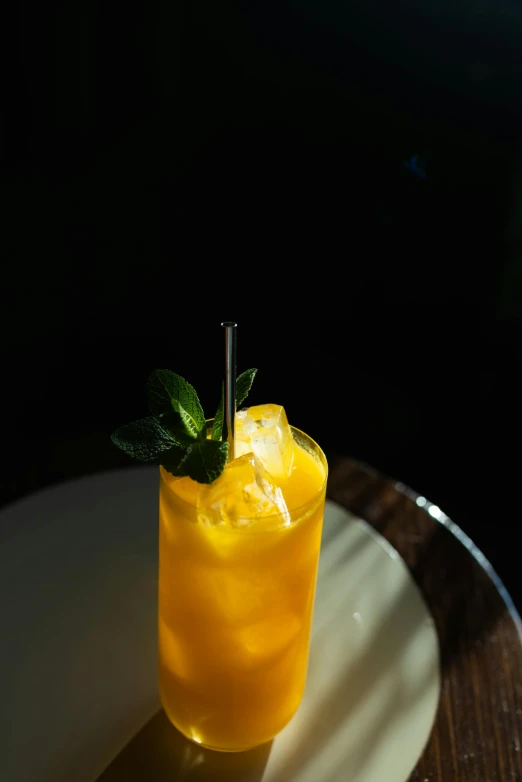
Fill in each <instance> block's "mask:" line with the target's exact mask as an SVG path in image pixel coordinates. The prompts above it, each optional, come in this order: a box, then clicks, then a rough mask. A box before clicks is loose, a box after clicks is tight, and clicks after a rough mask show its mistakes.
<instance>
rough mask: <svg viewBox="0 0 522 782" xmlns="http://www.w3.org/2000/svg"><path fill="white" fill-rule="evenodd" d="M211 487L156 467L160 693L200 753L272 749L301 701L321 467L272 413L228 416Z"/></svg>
mask: <svg viewBox="0 0 522 782" xmlns="http://www.w3.org/2000/svg"><path fill="white" fill-rule="evenodd" d="M234 456H235V458H234V459H233V460H232V461H230V462H229V463H228V464H227V466H226V467H225V469H224V471H223V472H222V474H221V475H220V476H219V477H218V478H217V479H216V480H215V481H214V482H213V483H211V484H207V485H204V484H201V483H197V482H196V481H194V480H193V479H192V478H189V477H181V478H180V477H175V476H174V475H172V474H170V473H169V472H167V471H166V470H165V469H164V468H163V467H160V468H159V469H160V539H159V612H158V613H159V617H158V618H159V688H160V696H161V700H162V703H163V706H164V709H165V711H166V713H167V715H168V717H169V719H170V720H171V722H172V723H173V724H174V725H175V726H176V727H177V728H178V730H180V731H181V733H183V734H184V735H185V736H187V737H188V738H190V739H192V740H193V741H195V742H197V743H198V744H202V745H203V746H205V747H209V748H212V749H217V750H223V751H240V750H246V749H249V748H252V747H254V746H257V745H259V744H262V743H264V742H266V741H269V740H270V739H272V738H273V737H274V736H275V735H276V734H277V733H278V732H279V731H280V730H281V729H282V728H283V727H284V726H285V725H286V724H287V723H288V722H289V720H290V719H291V717H292V716H293V714H294V713H295V711H296V709H297V708H298V706H299V703H300V701H301V698H302V695H303V691H304V687H305V682H306V671H307V665H308V653H309V643H310V630H311V622H312V612H313V603H314V594H315V585H316V578H317V566H318V561H319V550H320V543H321V530H322V522H323V512H324V502H325V489H326V476H327V463H326V459H325V457H324V454H323V452H322V450H321V449H320V447H319V446H318V445H317V444H316V443H315V442H314V441H313V440H312V439H311V438H310V437H308V436H307V435H306V434H304V433H302V432H300V431H299V430H297V429H295V428H292V427H290V426H289V425H288V422H287V420H286V415H285V411H284V409H283V408H282V407H280V406H279V405H259V406H256V407H250V408H248V409H247V410H246V411H244V410H242V411H240V412H239V413H237V414H236V426H235V449H234Z"/></svg>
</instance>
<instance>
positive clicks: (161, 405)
mask: <svg viewBox="0 0 522 782" xmlns="http://www.w3.org/2000/svg"><path fill="white" fill-rule="evenodd" d="M147 392H148V400H149V407H150V411H151V413H153V414H154V415H160V414H161V413H168V412H170V411H174V413H175V414H176V417H175V420H176V419H177V421H179V423H180V424H181V426H182V427H183V429H184V431H185V432H186V433H187V434H188V435H189V436H190V437H192V438H197V437H198V435H199V434H200V433H201V432H203V431H205V430H206V421H205V413H204V412H203V408H202V407H201V403H200V401H199V398H198V395H197V394H196V391H195V389H194V387H193V386H191V385H190V383H188V382H187V381H186V380H184V379H183V378H182V377H180V376H179V375H176V373H175V372H172V371H171V370H170V369H156V370H155V371H154V372H152V374H151V375H150V377H149V380H148V384H147Z"/></svg>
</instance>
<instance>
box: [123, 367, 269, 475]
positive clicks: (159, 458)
mask: <svg viewBox="0 0 522 782" xmlns="http://www.w3.org/2000/svg"><path fill="white" fill-rule="evenodd" d="M256 372H257V369H247V371H246V372H243V373H242V374H241V375H239V376H238V378H237V380H236V406H239V405H241V404H243V402H244V401H245V399H246V397H247V395H248V392H249V391H250V389H251V387H252V383H253V382H254V377H255V375H256ZM147 398H148V403H149V408H150V412H151V413H152V415H150V416H148V417H147V418H141V419H140V420H138V421H133V422H132V423H130V424H124V426H120V428H119V429H116V431H115V432H113V433H112V434H111V440H112V442H113V443H114V445H115V446H117V447H118V448H120V449H121V450H122V451H124V452H125V453H126V454H127V455H128V456H130V457H132V458H133V459H137V460H138V461H140V462H144V463H145V464H161V465H162V467H164V468H165V469H166V470H167V471H168V472H170V473H172V475H176V476H178V477H184V476H189V477H190V478H192V479H193V480H194V481H197V482H198V483H212V482H213V481H215V480H216V478H219V476H220V475H221V473H222V472H223V470H224V469H225V465H226V463H227V457H228V442H226V439H225V440H224V439H223V419H224V413H223V411H224V401H223V391H222V392H221V401H220V403H219V406H218V409H217V412H216V415H215V416H214V423H213V425H212V436H211V439H207V422H206V417H205V414H204V412H203V408H202V407H201V402H200V401H199V398H198V395H197V394H196V391H195V389H194V388H193V386H191V385H190V383H187V381H186V380H184V379H183V378H182V377H180V376H179V375H176V373H175V372H171V370H170V369H156V370H155V371H154V372H152V374H151V375H150V377H149V379H148V382H147Z"/></svg>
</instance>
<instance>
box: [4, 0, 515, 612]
mask: <svg viewBox="0 0 522 782" xmlns="http://www.w3.org/2000/svg"><path fill="white" fill-rule="evenodd" d="M11 9H12V13H11V16H10V18H9V19H8V22H7V23H6V24H5V25H4V27H3V33H4V51H6V52H7V55H8V58H7V61H8V66H7V68H6V70H5V71H4V75H3V76H2V81H3V106H4V111H3V119H2V124H1V134H2V135H1V140H2V190H3V196H4V209H3V230H2V239H3V245H4V249H3V252H2V256H3V262H2V267H1V268H2V272H1V274H2V283H1V296H2V310H1V314H0V317H1V324H0V325H1V344H2V370H3V372H2V376H3V380H2V395H1V403H2V410H3V424H2V438H3V452H4V460H3V467H2V471H1V478H0V492H1V497H0V499H1V501H2V503H7V502H11V501H13V500H15V499H17V498H18V497H20V496H23V495H24V494H26V493H28V492H31V491H34V490H36V489H38V488H41V487H43V486H46V485H48V484H50V483H55V482H58V481H61V480H64V479H67V478H70V477H73V476H75V475H80V474H83V473H85V472H90V471H96V470H100V469H106V468H108V467H113V466H119V465H121V464H125V463H126V461H125V459H124V457H122V455H121V454H120V453H119V452H117V451H116V450H115V449H114V448H113V447H112V445H111V444H110V441H109V434H110V432H111V431H112V429H113V428H115V427H116V426H118V425H120V424H122V423H125V422H127V421H128V420H132V419H133V418H137V417H140V416H142V415H144V414H145V412H146V410H145V402H144V383H145V380H146V377H147V375H148V373H149V371H151V370H152V369H154V368H159V367H169V368H171V369H174V370H175V371H177V372H179V373H180V374H182V375H183V376H185V377H186V378H187V379H188V380H189V381H190V382H192V383H193V385H194V386H195V387H196V389H197V390H198V392H199V394H200V397H201V400H202V402H203V405H204V408H205V410H206V411H208V412H209V415H211V414H212V412H213V411H214V408H215V405H216V401H217V396H218V393H219V385H220V380H221V376H222V367H223V333H222V329H221V328H220V322H221V321H222V320H223V319H229V318H232V319H235V320H237V322H238V323H239V352H238V365H239V369H240V370H243V369H246V368H248V367H250V366H256V367H258V368H259V374H258V377H257V379H256V382H255V386H254V389H253V391H252V394H251V397H250V400H251V401H252V402H265V401H274V402H280V403H283V404H284V405H285V406H286V408H287V412H288V415H289V418H290V420H291V421H292V423H294V424H295V425H297V426H299V427H301V428H303V429H305V430H306V431H308V432H309V433H310V434H311V435H312V436H314V437H315V438H316V439H317V440H318V441H319V442H320V443H321V444H322V445H323V446H324V448H325V450H326V451H327V453H345V454H347V455H349V456H353V457H355V458H357V459H361V460H363V461H365V462H367V463H369V464H371V465H372V466H374V467H376V468H377V469H379V470H382V471H383V472H384V473H386V474H387V475H390V476H392V477H395V478H397V479H400V480H401V481H403V482H404V483H406V484H409V485H410V486H411V487H412V488H413V489H415V490H416V491H418V492H420V493H422V494H425V496H426V497H428V499H430V500H431V501H432V502H435V503H437V504H438V505H439V506H440V507H441V508H442V509H443V510H444V511H445V512H446V513H447V514H448V515H450V516H451V517H452V518H453V519H454V521H456V522H457V523H458V524H459V525H460V526H461V527H463V528H464V530H465V531H466V532H467V533H468V534H469V535H470V536H471V537H472V538H473V539H474V540H475V541H476V542H477V543H478V545H479V546H480V547H481V548H482V549H483V551H484V552H485V554H486V556H487V557H488V558H490V560H491V561H492V563H493V564H494V566H495V567H496V569H497V570H498V571H499V574H500V576H501V577H502V578H503V579H504V581H505V582H506V584H507V586H508V588H509V589H510V591H511V592H512V594H513V597H514V598H515V601H516V602H517V604H518V606H519V607H520V605H521V604H522V592H521V586H520V581H519V578H518V569H519V561H518V560H519V558H518V553H517V549H516V546H515V545H514V541H515V540H516V538H517V536H518V524H519V520H520V509H519V505H518V486H519V485H520V479H519V467H520V458H519V443H520V385H519V384H518V381H517V378H518V376H519V374H520V371H521V369H522V367H521V359H520V337H521V334H522V325H521V315H522V306H521V289H522V264H521V258H522V256H521V243H522V234H521V222H520V219H519V217H520V216H521V214H522V212H521V209H522V191H521V187H522V186H521V182H520V179H519V157H520V145H521V110H522V101H521V93H520V84H521V83H522V81H521V77H522V55H521V52H522V47H521V46H520V41H521V36H522V10H521V9H520V8H519V7H518V6H516V5H515V4H514V3H507V2H505V3H494V2H493V0H476V1H475V2H470V3H467V4H461V5H457V6H456V5H455V4H454V3H450V2H449V0H447V2H446V3H444V2H438V3H437V4H433V5H432V6H431V5H429V4H426V3H420V2H416V3H414V2H409V3H406V4H401V6H400V8H399V5H398V4H393V3H392V4H390V3H385V2H382V1H381V2H379V1H377V0H371V2H365V3H364V4H363V3H358V4H346V5H345V6H341V5H340V4H336V3H333V2H318V0H314V2H312V0H307V2H302V3H297V2H294V1H293V0H292V1H290V0H287V1H286V2H281V1H279V2H277V3H276V2H271V0H267V1H266V2H263V3H261V2H260V0H251V2H248V3H247V2H241V0H225V2H223V3H216V2H210V1H209V0H201V1H198V0H195V1H194V2H190V3H189V2H184V3H178V4H172V3H167V2H163V0H154V2H150V3H148V4H146V7H140V8H133V7H131V6H128V5H123V4H121V5H120V4H118V3H116V4H110V7H108V5H107V4H101V3H87V2H78V3H75V4H74V5H71V4H65V3H64V4H59V3H50V4H43V5H42V4H37V3H35V2H24V3H22V2H21V3H19V4H18V5H16V4H15V5H13V6H11ZM416 156H417V157H416ZM415 161H416V162H415Z"/></svg>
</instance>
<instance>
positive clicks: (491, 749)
mask: <svg viewBox="0 0 522 782" xmlns="http://www.w3.org/2000/svg"><path fill="white" fill-rule="evenodd" d="M329 465H330V475H329V489H328V495H329V498H330V499H331V500H333V501H334V502H337V503H338V504H339V505H342V506H344V507H346V508H348V509H349V510H350V511H352V512H353V513H355V514H357V515H358V516H360V517H361V518H363V519H364V520H365V521H367V522H368V523H370V524H371V525H372V526H373V527H375V529H377V530H378V531H379V533H380V534H381V535H383V536H384V537H385V538H386V539H387V540H388V541H389V542H390V543H391V545H392V546H393V547H394V548H395V549H396V550H397V551H398V552H399V554H400V555H401V556H402V557H403V559H404V561H405V562H406V564H407V566H408V568H409V569H410V571H411V573H412V574H413V577H414V579H415V581H416V583H417V585H418V586H419V588H420V590H421V592H422V594H423V596H424V599H425V601H426V603H427V605H428V607H429V609H430V611H431V613H432V615H433V617H434V620H435V623H436V626H437V630H438V634H439V639H440V646H441V665H442V688H441V698H440V704H439V709H438V713H437V718H436V721H435V724H434V727H433V730H432V733H431V736H430V739H429V741H428V744H427V746H426V748H425V751H424V753H423V755H422V756H421V758H420V760H419V762H418V764H417V766H416V768H415V770H414V771H413V773H412V774H411V776H410V781H411V782H513V781H514V780H522V749H521V739H522V626H521V622H520V618H519V616H518V614H517V612H516V610H515V608H514V606H513V605H512V603H511V600H510V597H509V595H508V594H507V593H506V592H505V589H504V587H503V585H502V583H501V582H500V580H499V579H498V577H497V576H496V574H495V573H494V572H493V570H492V569H491V566H490V565H489V563H488V562H487V561H486V560H485V559H484V557H483V556H482V555H481V553H480V551H478V550H477V549H476V547H475V546H474V545H473V543H472V542H471V541H470V540H469V539H468V538H467V537H466V536H465V535H464V534H463V533H462V531H461V530H460V529H459V528H458V527H457V526H456V525H455V524H453V522H452V521H451V520H450V519H448V518H447V517H446V516H445V515H444V513H443V512H442V511H441V510H440V509H438V508H437V507H436V506H433V505H431V504H430V503H429V502H428V501H427V500H425V498H419V497H418V496H417V495H415V493H414V492H413V491H411V490H410V489H408V487H405V486H403V485H401V484H399V483H395V482H394V481H392V480H389V479H386V478H384V477H383V476H382V475H380V474H379V473H377V472H375V471H374V470H373V469H371V468H370V467H367V466H365V465H363V464H360V463H358V462H355V461H353V460H351V459H347V458H346V457H333V458H330V459H329ZM318 782H319V781H318Z"/></svg>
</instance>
